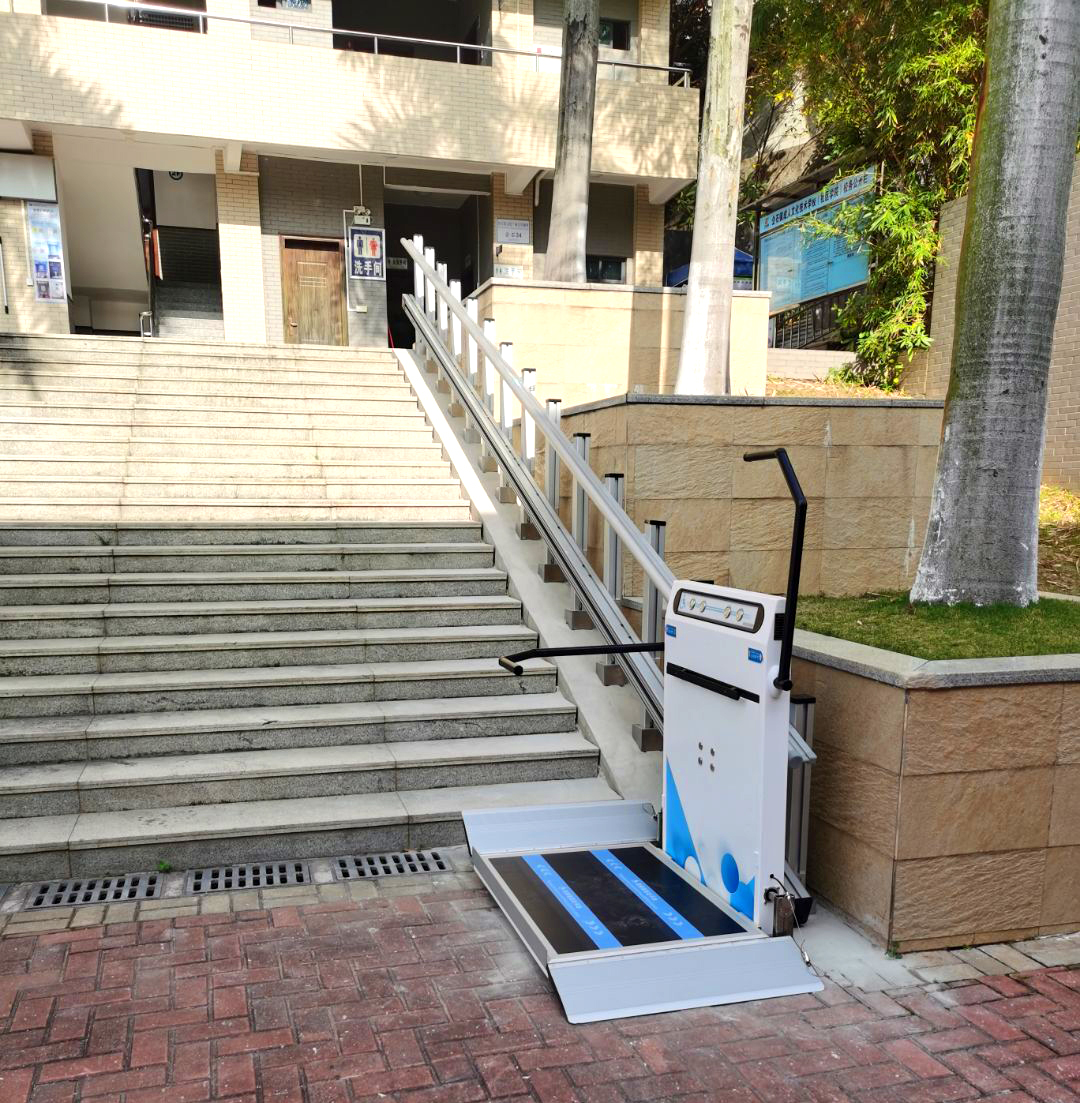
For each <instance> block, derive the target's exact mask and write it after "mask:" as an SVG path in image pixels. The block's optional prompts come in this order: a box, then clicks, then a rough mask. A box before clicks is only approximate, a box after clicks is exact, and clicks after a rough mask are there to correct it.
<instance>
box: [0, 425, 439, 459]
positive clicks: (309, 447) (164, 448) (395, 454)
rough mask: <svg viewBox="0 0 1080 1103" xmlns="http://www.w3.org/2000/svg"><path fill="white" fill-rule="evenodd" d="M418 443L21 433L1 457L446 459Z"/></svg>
mask: <svg viewBox="0 0 1080 1103" xmlns="http://www.w3.org/2000/svg"><path fill="white" fill-rule="evenodd" d="M430 436H431V435H430V433H428V439H427V440H426V441H424V442H422V443H417V444H386V445H382V446H379V445H350V444H313V443H308V444H304V443H301V444H264V443H262V442H260V441H222V440H203V441H193V440H187V441H184V440H168V439H164V440H153V439H149V440H130V439H127V438H119V439H108V438H105V439H92V438H91V439H83V440H79V439H72V438H70V437H61V436H56V435H54V436H52V437H48V438H45V437H19V436H10V435H5V434H3V433H0V461H3V462H11V461H13V460H35V459H41V460H45V461H49V462H53V461H58V460H64V459H67V460H74V459H79V460H83V459H95V460H97V459H100V460H113V461H117V460H126V461H128V462H136V461H141V462H149V461H153V460H157V461H161V462H165V463H180V462H183V461H191V462H193V463H197V462H204V463H257V464H277V463H281V464H292V463H296V464H318V465H320V466H321V465H323V464H355V465H358V466H364V467H367V466H371V465H378V464H386V465H388V466H390V467H392V466H394V465H397V464H404V465H412V466H421V465H423V466H425V467H426V466H428V465H430V464H443V463H445V462H446V461H445V459H444V455H443V449H442V445H441V444H438V443H436V442H435V441H434V440H431V439H430Z"/></svg>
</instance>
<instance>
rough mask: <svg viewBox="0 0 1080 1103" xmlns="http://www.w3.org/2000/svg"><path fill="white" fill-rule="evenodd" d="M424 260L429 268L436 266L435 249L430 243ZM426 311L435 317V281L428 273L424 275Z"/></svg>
mask: <svg viewBox="0 0 1080 1103" xmlns="http://www.w3.org/2000/svg"><path fill="white" fill-rule="evenodd" d="M424 261H425V263H426V264H427V266H428V267H429V268H434V267H435V250H434V248H432V247H431V246H430V245H429V246H428V247H427V248H426V249H425V250H424ZM424 313H425V314H426V315H427V316H428V317H429V318H434V317H435V282H434V280H432V278H431V277H430V276H428V275H427V274H425V275H424Z"/></svg>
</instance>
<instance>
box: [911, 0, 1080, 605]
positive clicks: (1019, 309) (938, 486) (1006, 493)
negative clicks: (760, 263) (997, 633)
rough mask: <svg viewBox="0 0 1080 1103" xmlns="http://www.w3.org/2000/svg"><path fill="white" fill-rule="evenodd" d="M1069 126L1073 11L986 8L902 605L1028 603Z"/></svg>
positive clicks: (1070, 7) (1057, 4)
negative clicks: (932, 448) (947, 342)
mask: <svg viewBox="0 0 1080 1103" xmlns="http://www.w3.org/2000/svg"><path fill="white" fill-rule="evenodd" d="M1078 116H1080V0H991V3H990V19H989V24H988V29H987V53H986V73H985V75H984V79H983V92H982V102H981V104H980V106H979V119H978V123H977V125H976V128H975V149H974V154H973V159H972V166H971V185H970V190H969V192H968V201H967V221H966V223H965V225H964V241H963V246H962V248H961V251H960V264H959V268H958V271H957V289H956V330H955V336H954V339H953V350H952V376H951V378H950V381H949V391H948V394H947V396H946V399H945V419H944V425H943V427H942V438H941V448H940V451H939V453H938V466H937V475H936V478H935V481H934V491H933V497H932V500H931V503H930V523H929V526H928V528H927V531H926V541H925V543H924V545H923V551H922V558H921V560H920V562H919V569H918V572H917V574H916V577H915V585H914V586H913V587H912V590H911V600H912V601H931V602H943V603H948V604H953V603H955V602H961V601H964V602H974V603H976V604H979V605H985V604H990V603H992V602H1008V603H1009V604H1012V605H1028V604H1030V603H1031V602H1033V601H1036V600H1038V590H1037V586H1036V569H1037V565H1038V541H1039V530H1038V510H1039V481H1040V475H1041V471H1042V448H1043V438H1044V435H1045V428H1046V397H1047V382H1048V378H1049V374H1050V350H1051V345H1052V343H1053V335H1054V319H1055V317H1056V316H1057V308H1058V299H1059V298H1060V296H1061V273H1062V266H1063V264H1064V255H1065V216H1066V208H1067V205H1068V200H1069V188H1070V183H1071V180H1072V171H1073V160H1074V158H1075V156H1076V129H1077V120H1078Z"/></svg>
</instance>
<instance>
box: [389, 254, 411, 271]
mask: <svg viewBox="0 0 1080 1103" xmlns="http://www.w3.org/2000/svg"><path fill="white" fill-rule="evenodd" d="M386 267H387V268H389V269H390V270H391V271H393V272H406V271H408V268H409V258H408V257H387V258H386Z"/></svg>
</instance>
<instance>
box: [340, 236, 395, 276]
mask: <svg viewBox="0 0 1080 1103" xmlns="http://www.w3.org/2000/svg"><path fill="white" fill-rule="evenodd" d="M348 230H349V277H350V278H351V279H354V280H385V279H386V241H385V233H386V231H385V230H375V229H373V228H372V227H371V226H350V227H349V228H348Z"/></svg>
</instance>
